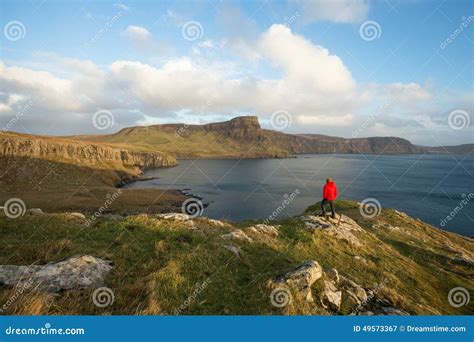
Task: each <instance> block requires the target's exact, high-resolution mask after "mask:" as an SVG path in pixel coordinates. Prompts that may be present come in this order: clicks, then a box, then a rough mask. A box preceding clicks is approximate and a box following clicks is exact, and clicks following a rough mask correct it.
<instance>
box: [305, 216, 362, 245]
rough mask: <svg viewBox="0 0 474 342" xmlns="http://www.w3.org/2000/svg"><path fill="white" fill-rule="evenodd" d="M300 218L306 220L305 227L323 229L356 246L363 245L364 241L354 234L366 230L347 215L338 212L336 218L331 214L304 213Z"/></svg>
mask: <svg viewBox="0 0 474 342" xmlns="http://www.w3.org/2000/svg"><path fill="white" fill-rule="evenodd" d="M300 219H301V220H302V221H303V222H304V225H305V228H306V229H308V230H310V231H316V230H322V231H323V232H324V233H325V234H327V235H331V236H334V237H335V238H337V239H340V240H345V241H347V242H348V243H350V244H351V245H353V246H355V247H361V246H363V243H362V241H361V240H360V239H359V238H357V236H355V235H354V232H364V230H363V229H362V228H361V227H360V226H359V225H358V224H357V222H355V221H354V220H353V219H351V218H350V217H348V216H346V215H342V214H337V217H336V218H335V219H332V218H330V217H329V216H325V217H321V216H314V215H304V216H301V217H300Z"/></svg>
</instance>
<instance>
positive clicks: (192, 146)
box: [72, 116, 429, 158]
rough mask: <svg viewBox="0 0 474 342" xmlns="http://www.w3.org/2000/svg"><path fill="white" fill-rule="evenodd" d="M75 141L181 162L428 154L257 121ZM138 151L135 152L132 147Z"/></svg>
mask: <svg viewBox="0 0 474 342" xmlns="http://www.w3.org/2000/svg"><path fill="white" fill-rule="evenodd" d="M72 138H73V139H79V140H84V141H98V142H108V143H119V144H120V143H125V142H126V143H127V144H129V145H130V146H131V148H136V149H145V150H147V151H154V150H159V151H162V152H166V153H169V154H173V155H175V156H176V157H177V158H273V157H277V158H285V157H289V156H291V155H292V154H303V153H355V154H357V153H363V154H412V153H426V152H429V149H428V148H425V147H420V146H415V145H413V144H412V143H411V142H409V141H408V140H406V139H402V138H398V137H369V138H354V139H345V138H339V137H330V136H325V135H318V134H286V133H282V132H278V131H273V130H268V129H262V128H261V127H260V124H259V121H258V117H257V116H241V117H236V118H234V119H232V120H229V121H225V122H218V123H211V124H206V125H186V124H165V125H152V126H143V127H142V126H137V127H130V128H125V129H123V130H121V131H119V132H117V133H115V134H110V135H100V136H99V135H92V136H91V135H89V136H75V137H72ZM133 146H134V147H133Z"/></svg>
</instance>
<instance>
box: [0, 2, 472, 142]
mask: <svg viewBox="0 0 474 342" xmlns="http://www.w3.org/2000/svg"><path fill="white" fill-rule="evenodd" d="M1 26H2V28H3V35H2V36H1V56H0V57H1V61H2V64H1V69H0V78H1V83H2V85H1V86H0V125H1V126H3V127H4V129H8V130H14V131H21V132H28V133H38V134H76V133H104V132H113V131H117V130H119V129H121V128H123V127H125V126H131V125H140V124H153V123H165V122H186V123H206V122H211V121H214V120H225V119H228V118H231V117H233V116H236V115H245V114H252V115H258V116H259V118H260V120H261V123H262V125H263V126H264V127H268V128H273V129H280V130H283V131H285V132H292V133H295V132H305V133H308V132H309V133H323V134H329V135H338V136H344V137H363V136H374V135H378V136H387V135H388V136H401V137H404V138H408V139H410V140H411V141H413V142H414V143H417V144H423V145H444V144H449V145H453V144H461V143H472V142H474V129H473V125H474V117H473V102H474V101H473V100H474V94H473V78H474V69H473V56H474V50H473V42H474V34H473V33H474V5H473V2H472V1H467V0H466V1H462V0H459V1H416V0H406V1H394V0H386V1H365V0H336V1H325V0H312V1H310V0H299V1H298V0H288V1H232V2H231V1H159V2H152V1H123V2H117V1H100V2H94V1H68V2H65V1H40V0H31V1H3V2H2V4H1ZM15 26H16V27H15ZM186 27H188V28H190V31H189V32H190V34H191V35H192V34H193V33H196V32H197V35H196V36H187V33H186V31H184V28H186ZM15 28H16V29H18V30H17V31H16V32H15V30H14V29H15ZM364 28H366V29H367V31H364V30H363V29H364ZM193 29H195V30H194V31H193ZM18 32H19V37H18V36H15V34H16V33H18ZM371 33H373V34H374V35H373V36H372V35H371ZM100 110H105V111H107V112H110V113H111V116H112V118H113V123H111V124H110V125H108V126H107V127H100V128H99V129H98V128H97V125H94V119H93V118H94V114H95V113H97V111H100ZM453 112H454V113H453ZM102 128H105V129H104V130H102Z"/></svg>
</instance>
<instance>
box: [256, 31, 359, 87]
mask: <svg viewBox="0 0 474 342" xmlns="http://www.w3.org/2000/svg"><path fill="white" fill-rule="evenodd" d="M262 50H263V53H264V54H265V56H266V57H267V58H268V59H270V60H271V61H273V62H274V63H275V64H277V65H278V66H279V67H281V68H282V69H283V70H284V73H285V78H286V81H287V82H289V83H293V84H295V85H297V86H304V87H308V89H310V90H312V91H316V92H317V93H318V94H322V95H324V94H325V93H345V92H349V91H353V90H354V89H355V81H354V80H353V79H352V76H351V73H350V72H349V70H348V69H347V67H346V66H345V65H344V63H343V62H342V60H341V59H340V58H339V57H338V56H335V55H331V54H330V53H329V51H328V50H327V49H325V48H323V47H322V46H319V45H315V44H313V43H311V42H310V41H309V40H307V39H305V38H303V37H302V36H297V35H295V34H293V33H292V32H291V30H290V29H289V28H288V27H286V26H284V25H273V26H272V27H270V29H269V30H268V31H267V32H265V33H264V34H263V38H262Z"/></svg>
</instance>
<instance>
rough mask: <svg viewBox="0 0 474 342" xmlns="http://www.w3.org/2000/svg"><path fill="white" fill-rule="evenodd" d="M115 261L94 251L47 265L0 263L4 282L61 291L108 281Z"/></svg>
mask: <svg viewBox="0 0 474 342" xmlns="http://www.w3.org/2000/svg"><path fill="white" fill-rule="evenodd" d="M111 269H112V262H111V261H109V260H103V259H99V258H95V257H93V256H90V255H82V256H74V257H71V258H68V259H64V260H61V261H58V262H54V263H48V264H46V265H43V266H37V265H32V266H14V265H0V284H4V285H8V286H17V285H19V284H24V283H28V284H30V287H31V286H32V287H33V288H35V289H37V290H39V291H43V292H58V291H61V290H71V289H78V288H97V287H101V286H104V285H105V278H106V276H107V274H108V273H109V272H110V270H111Z"/></svg>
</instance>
